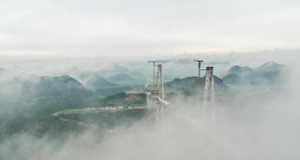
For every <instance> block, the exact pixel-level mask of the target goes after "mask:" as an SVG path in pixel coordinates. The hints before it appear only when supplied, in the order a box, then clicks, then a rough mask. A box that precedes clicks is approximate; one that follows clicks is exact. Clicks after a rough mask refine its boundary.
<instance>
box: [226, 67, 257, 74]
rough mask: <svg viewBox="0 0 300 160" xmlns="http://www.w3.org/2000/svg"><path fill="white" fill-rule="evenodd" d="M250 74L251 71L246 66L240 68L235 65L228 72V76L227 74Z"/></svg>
mask: <svg viewBox="0 0 300 160" xmlns="http://www.w3.org/2000/svg"><path fill="white" fill-rule="evenodd" d="M251 72H252V69H251V68H250V67H248V66H245V67H241V66H238V65H235V66H232V67H231V68H230V69H229V71H228V75H229V74H232V73H235V74H238V75H241V74H243V75H247V74H249V73H251Z"/></svg>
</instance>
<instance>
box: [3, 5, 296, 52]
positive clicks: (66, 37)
mask: <svg viewBox="0 0 300 160" xmlns="http://www.w3.org/2000/svg"><path fill="white" fill-rule="evenodd" d="M299 46H300V1H299V0H272V1H263V0H248V1H245V0H243V1H238V0H222V1H221V0H220V1H218V0H199V1H193V0H173V1H171V0H147V1H143V0H130V1H125V0H115V1H112V0H89V1H82V0H0V55H32V54H36V55H69V56H73V55H87V56H94V55H118V56H122V55H150V54H157V55H158V54H161V55H169V54H182V53H185V52H186V53H229V52H232V51H236V52H259V51H263V50H273V49H275V48H279V49H284V50H295V49H299V48H300V47H299Z"/></svg>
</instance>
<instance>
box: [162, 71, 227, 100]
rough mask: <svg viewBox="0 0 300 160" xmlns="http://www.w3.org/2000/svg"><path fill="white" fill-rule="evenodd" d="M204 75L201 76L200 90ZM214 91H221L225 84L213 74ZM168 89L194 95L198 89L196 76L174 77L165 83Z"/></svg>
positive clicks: (202, 88) (202, 86)
mask: <svg viewBox="0 0 300 160" xmlns="http://www.w3.org/2000/svg"><path fill="white" fill-rule="evenodd" d="M205 79H206V76H204V77H201V81H200V88H201V92H203V91H202V90H204V86H205ZM214 82H215V91H216V92H221V91H224V90H226V85H225V84H224V83H223V81H222V79H220V78H219V77H217V76H214ZM166 86H167V88H168V90H170V91H176V92H180V93H182V94H184V95H188V96H189V95H196V94H197V90H198V87H197V86H198V77H186V78H182V79H179V78H175V79H174V80H173V81H171V82H168V83H167V84H166Z"/></svg>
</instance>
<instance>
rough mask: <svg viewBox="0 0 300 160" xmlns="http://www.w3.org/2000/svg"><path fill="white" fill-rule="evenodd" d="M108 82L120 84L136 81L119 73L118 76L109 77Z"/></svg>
mask: <svg viewBox="0 0 300 160" xmlns="http://www.w3.org/2000/svg"><path fill="white" fill-rule="evenodd" d="M108 80H109V81H112V82H119V81H133V80H134V79H133V78H132V77H130V76H129V75H128V74H126V73H117V74H116V75H114V76H111V77H109V78H108Z"/></svg>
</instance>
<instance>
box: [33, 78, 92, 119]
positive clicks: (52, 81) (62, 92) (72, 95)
mask: <svg viewBox="0 0 300 160" xmlns="http://www.w3.org/2000/svg"><path fill="white" fill-rule="evenodd" d="M36 88H37V89H36V91H37V97H36V102H35V105H37V106H38V107H41V108H43V112H45V113H50V114H53V113H55V112H57V111H59V110H62V109H67V108H83V107H85V105H87V104H88V100H90V99H89V98H90V97H91V96H93V95H92V93H90V92H89V91H88V90H87V89H86V88H85V87H84V86H83V85H82V84H81V83H80V82H78V81H77V80H76V79H74V78H72V77H70V76H62V77H42V78H41V80H40V82H39V83H38V85H37V87H36Z"/></svg>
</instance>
